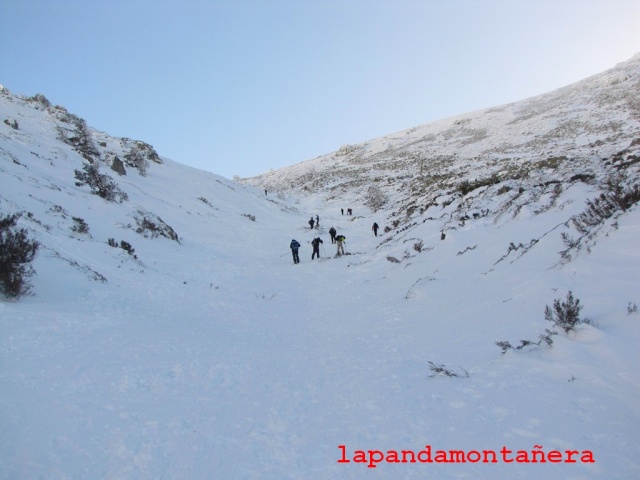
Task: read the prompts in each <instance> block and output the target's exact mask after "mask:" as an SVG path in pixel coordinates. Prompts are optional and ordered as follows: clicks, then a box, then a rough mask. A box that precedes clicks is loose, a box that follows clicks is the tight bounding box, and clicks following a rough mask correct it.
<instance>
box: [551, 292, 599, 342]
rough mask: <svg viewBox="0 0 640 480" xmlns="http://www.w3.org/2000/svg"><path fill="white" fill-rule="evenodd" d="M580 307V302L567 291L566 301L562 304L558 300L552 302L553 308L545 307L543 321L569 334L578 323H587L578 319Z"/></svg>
mask: <svg viewBox="0 0 640 480" xmlns="http://www.w3.org/2000/svg"><path fill="white" fill-rule="evenodd" d="M581 310H582V305H580V300H579V299H577V298H574V297H573V292H571V290H569V293H567V299H566V300H565V301H564V302H563V301H562V300H560V299H559V298H556V299H555V300H554V301H553V307H550V306H549V305H547V306H546V307H545V309H544V319H545V320H548V321H550V322H553V323H554V324H555V325H556V326H557V327H560V328H562V329H563V330H564V331H565V332H567V333H569V332H570V331H572V330H575V328H576V325H578V324H579V323H588V322H586V321H585V320H581V319H580V311H581Z"/></svg>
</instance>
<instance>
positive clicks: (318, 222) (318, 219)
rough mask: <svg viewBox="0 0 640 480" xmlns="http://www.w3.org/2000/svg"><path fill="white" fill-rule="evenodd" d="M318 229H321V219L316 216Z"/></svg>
mask: <svg viewBox="0 0 640 480" xmlns="http://www.w3.org/2000/svg"><path fill="white" fill-rule="evenodd" d="M316 228H320V217H319V216H318V215H316Z"/></svg>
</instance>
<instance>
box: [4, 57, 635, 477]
mask: <svg viewBox="0 0 640 480" xmlns="http://www.w3.org/2000/svg"><path fill="white" fill-rule="evenodd" d="M638 62H639V59H638V57H636V58H634V59H632V60H631V61H630V62H628V63H627V64H624V65H620V66H618V67H616V69H614V70H612V71H611V72H606V73H605V74H603V75H601V76H596V77H593V78H591V79H588V80H586V81H585V82H583V83H581V84H578V85H577V86H571V87H567V89H563V90H561V91H558V92H552V93H551V94H549V95H547V96H543V97H540V98H538V99H531V100H527V101H525V102H521V103H518V104H513V105H510V106H504V107H500V108H497V109H491V110H488V111H485V112H477V113H474V114H469V115H463V116H461V117H460V119H459V120H461V122H459V123H457V124H456V122H458V120H445V121H442V122H439V123H436V124H433V125H427V126H424V127H418V128H416V129H414V130H412V131H410V132H405V133H402V134H398V135H394V136H390V137H388V138H385V139H380V140H375V141H372V142H369V143H368V144H367V145H362V146H351V147H345V148H344V149H342V152H341V154H340V155H336V154H333V155H328V156H326V157H321V158H319V159H316V160H313V161H311V162H305V163H302V164H299V165H296V166H294V167H291V168H290V169H285V170H284V171H275V172H270V173H269V174H265V176H263V177H261V178H258V179H252V180H251V182H253V183H256V184H257V185H259V186H260V189H257V188H255V187H253V186H249V185H242V184H238V183H235V182H231V181H228V180H226V179H224V178H221V177H219V176H216V175H213V174H209V173H206V172H202V171H198V170H194V169H192V168H189V167H186V166H184V165H180V164H178V163H175V162H173V161H171V160H169V159H166V158H163V157H161V156H160V155H158V154H157V153H156V152H155V151H154V150H153V148H152V147H151V146H149V145H147V144H144V143H143V142H137V141H133V140H130V139H120V138H114V137H111V136H109V135H108V134H106V133H104V132H97V131H95V130H93V129H91V128H90V127H88V126H87V125H86V123H85V122H84V121H83V120H81V119H79V118H77V117H75V116H74V115H72V114H70V113H69V112H66V110H64V109H63V108H61V107H53V106H51V105H48V102H47V101H46V98H44V97H37V98H33V99H27V98H23V97H20V96H18V95H13V94H11V93H10V92H8V91H6V90H3V91H2V92H1V93H0V122H2V123H0V178H1V187H0V211H1V212H2V215H6V214H12V213H18V212H22V215H21V217H20V222H19V225H20V226H21V227H23V228H26V229H27V230H28V232H29V234H30V236H31V237H32V238H35V239H37V240H38V241H39V242H40V243H41V248H40V252H39V255H38V257H37V258H36V260H35V262H34V268H35V270H36V272H37V275H36V276H34V277H33V278H32V283H33V295H31V296H25V297H22V298H21V299H19V300H18V301H8V300H3V301H2V302H1V303H0V391H1V392H2V395H0V452H1V453H0V478H1V479H16V478H52V479H53V478H56V479H58V478H74V479H75V478H78V479H80V478H83V479H84V478H91V479H96V478H105V479H107V478H114V479H115V478H118V479H159V478H164V479H178V478H179V479H182V478H189V479H209V478H220V479H254V478H255V479H288V478H290V479H327V478H336V479H337V478H340V479H342V478H345V479H349V478H352V479H360V478H386V479H398V478H406V479H411V478H420V479H424V478H434V479H435V478H438V479H446V478H474V479H484V478H486V479H494V478H510V479H511V478H513V479H518V478H523V479H524V478H526V479H538V478H547V477H549V478H584V479H586V478H589V479H596V478H607V479H609V478H620V479H633V478H638V476H639V475H640V460H639V459H640V448H639V447H638V442H637V439H638V434H637V432H638V430H639V429H640V404H639V403H638V401H637V398H638V396H639V395H640V374H639V372H638V365H640V362H639V361H640V354H639V353H638V348H637V345H638V340H639V339H640V314H638V312H637V311H635V310H636V309H637V307H635V306H636V304H637V303H638V302H640V292H639V291H638V280H639V275H638V272H639V271H640V270H639V269H640V254H639V253H638V240H637V239H638V237H639V235H640V213H639V212H638V208H637V201H638V200H637V187H638V179H639V178H640V176H639V175H638V167H639V165H640V162H638V158H640V145H639V142H637V141H636V139H637V138H639V137H640V135H638V122H639V116H638V101H637V95H638V89H637V86H638ZM607 79H609V80H607ZM625 85H626V86H625ZM623 86H624V87H623ZM562 92H564V93H562ZM580 92H581V93H580ZM597 98H600V99H601V100H597V101H596V100H594V99H597ZM606 98H610V99H613V100H612V101H610V102H606V101H604V100H603V99H606ZM542 100H544V101H542ZM542 105H545V107H544V108H543V107H542ZM563 105H564V106H563ZM597 105H600V107H601V110H596V106H597ZM610 105H614V107H610ZM615 105H617V106H615ZM600 107H599V108H600ZM585 108H588V109H589V110H590V111H592V115H585V114H584V113H580V112H584V111H585V110H584V109H585ZM518 112H519V113H518ZM534 114H535V115H534ZM567 115H569V116H567ZM569 117H570V118H569ZM506 118H511V120H510V121H511V123H509V122H508V121H507V120H505V119H506ZM534 118H536V119H537V120H535V121H534V120H533V119H534ZM589 118H599V120H598V121H599V122H600V124H601V125H602V129H601V132H602V133H601V134H596V133H595V132H594V131H593V130H592V124H591V123H589V126H588V127H587V126H585V125H586V124H585V122H586V121H587V120H585V119H589ZM543 119H544V122H543ZM5 120H6V122H5ZM590 121H591V120H590ZM501 122H502V123H501ZM528 122H529V123H528ZM530 122H533V123H530ZM545 122H546V123H545ZM594 122H595V120H594ZM592 123H593V122H592ZM546 124H549V125H552V127H549V128H546V127H545V126H544V125H546ZM508 125H511V127H508ZM570 125H574V126H575V127H576V128H569V126H570ZM507 128H512V130H511V131H510V132H505V130H506V129H507ZM481 130H482V131H483V132H484V133H482V134H480V133H478V132H479V131H481ZM587 130H588V131H589V132H590V133H585V134H584V135H578V136H576V135H574V134H573V133H571V132H575V131H584V132H586V131H587ZM552 131H553V132H556V133H555V136H554V135H551V134H550V133H549V132H552ZM447 132H448V133H447ZM464 132H467V133H464ZM474 132H475V133H474ZM572 135H573V136H572ZM465 138H467V139H472V138H473V139H476V140H474V141H473V142H470V141H469V142H467V143H465V140H464V139H465ZM550 138H554V139H555V140H553V141H551V140H549V139H550ZM409 139H413V140H411V141H408V140H409ZM412 142H415V143H412ZM465 145H466V146H465ZM489 150H491V151H492V152H493V153H492V154H491V155H489V154H488V153H487V152H488V151H489ZM394 152H395V153H394ZM474 152H475V153H474ZM498 152H502V153H500V154H498ZM116 157H117V158H118V159H119V160H121V161H122V164H123V166H124V167H125V169H126V175H120V174H118V173H116V172H115V171H113V170H111V169H110V167H111V166H112V165H114V164H118V162H117V161H116ZM89 161H91V162H93V163H94V164H99V165H100V170H101V172H102V173H103V174H108V175H109V176H110V177H111V178H112V179H113V181H114V182H115V183H116V184H117V187H118V188H119V189H120V191H122V192H123V193H125V194H126V197H127V198H126V200H123V201H121V202H120V201H113V202H109V201H106V200H105V199H103V198H100V197H99V196H97V195H94V194H92V193H91V192H90V188H89V187H88V186H86V185H84V186H78V185H76V178H75V174H74V171H75V170H81V169H82V168H83V166H84V165H88V164H89ZM494 174H495V175H494ZM375 178H378V181H377V182H373V180H372V179H375ZM372 183H375V184H377V185H379V187H380V188H379V190H380V191H382V193H383V197H384V196H386V202H383V203H380V204H376V203H375V202H374V203H371V202H369V203H370V204H371V205H372V206H374V207H375V208H377V209H378V210H377V211H376V212H374V211H373V209H371V208H369V207H367V206H365V203H366V202H367V201H368V200H370V199H371V198H372V197H375V195H374V194H376V193H379V192H375V191H373V192H368V188H369V186H370V185H371V184H372ZM264 186H267V189H268V193H267V194H265V192H264V189H263V187H264ZM374 190H375V189H374ZM276 191H279V193H276ZM600 195H604V196H603V197H602V198H603V200H596V199H598V198H600V197H599V196H600ZM587 200H590V201H591V205H593V206H594V208H590V207H589V205H588V204H587V203H586V201H587ZM596 207H597V208H596ZM340 208H345V209H346V208H353V209H354V215H351V216H349V215H342V214H341V213H340ZM316 214H317V215H319V217H320V227H319V228H317V229H314V230H310V229H309V227H308V225H307V223H306V222H307V220H308V219H309V217H310V216H311V215H314V216H315V215H316ZM80 220H82V221H80ZM374 221H377V222H378V223H379V224H380V226H381V227H382V230H381V232H379V236H378V237H374V236H373V234H372V232H371V225H372V223H373V222H374ZM83 224H84V225H86V227H87V228H88V231H87V230H86V228H81V227H82V226H83ZM330 226H334V227H336V228H337V229H338V231H339V232H340V233H343V234H344V235H346V237H347V244H346V246H347V253H348V254H347V255H344V256H341V257H338V258H336V257H335V256H334V253H335V245H332V244H331V241H330V238H329V235H328V229H329V227H330ZM83 230H84V231H83ZM443 233H444V237H445V238H444V239H441V236H442V234H443ZM563 234H564V235H563ZM318 235H319V236H320V238H321V239H323V241H324V243H323V244H322V247H323V248H322V249H321V254H322V255H321V258H320V259H319V260H317V259H316V260H313V261H312V260H311V246H310V241H311V240H312V239H313V238H314V237H315V236H318ZM292 238H296V239H297V240H298V241H300V243H301V244H302V249H301V255H300V256H301V260H302V262H301V263H300V264H299V265H293V263H292V260H291V254H290V251H289V248H288V246H289V242H290V241H291V239H292ZM110 239H111V242H110ZM122 241H124V242H126V243H125V244H124V245H125V246H126V245H130V246H131V248H133V249H135V252H133V254H130V253H128V252H127V251H126V250H125V249H123V248H121V246H122V245H123V244H122V243H121V242H122ZM109 243H111V245H110V244H109ZM112 245H115V246H112ZM134 255H135V256H134ZM569 291H572V292H573V294H574V295H575V296H576V297H577V298H579V299H580V302H581V304H582V305H583V310H582V317H583V318H588V319H589V323H583V324H580V325H579V326H578V327H577V329H576V331H572V332H569V333H566V332H564V331H563V330H562V329H558V328H555V327H554V326H553V324H552V323H551V322H549V321H546V320H545V315H544V309H545V306H546V305H551V304H552V303H553V301H554V300H555V299H562V300H564V298H565V296H566V294H567V293H568V292H569ZM547 330H555V331H557V332H558V333H557V334H556V335H551V336H547V338H549V339H550V340H551V341H552V345H548V344H547V343H546V342H545V341H544V340H540V336H541V335H542V336H545V335H548V333H546V332H547ZM522 340H525V341H531V342H534V343H538V342H539V343H540V344H539V345H535V344H529V345H526V346H525V347H524V348H520V349H518V348H516V347H518V346H520V345H522ZM496 342H509V344H511V345H512V346H513V347H514V348H506V349H505V352H506V353H504V354H503V353H502V350H503V348H500V347H499V346H497V345H496ZM525 343H526V342H525ZM503 345H504V343H503ZM403 451H404V452H405V453H402V452H403ZM573 452H576V453H573ZM412 459H413V460H415V461H413V462H412V461H411V460H412ZM403 460H404V461H403ZM429 460H430V461H429ZM444 460H446V461H444ZM484 460H487V461H484ZM494 460H495V461H494Z"/></svg>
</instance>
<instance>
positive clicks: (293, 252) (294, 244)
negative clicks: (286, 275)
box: [289, 240, 300, 263]
mask: <svg viewBox="0 0 640 480" xmlns="http://www.w3.org/2000/svg"><path fill="white" fill-rule="evenodd" d="M289 248H291V255H293V263H300V257H299V256H298V249H299V248H300V244H299V243H298V241H297V240H291V244H290V245H289Z"/></svg>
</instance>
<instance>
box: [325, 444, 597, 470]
mask: <svg viewBox="0 0 640 480" xmlns="http://www.w3.org/2000/svg"><path fill="white" fill-rule="evenodd" d="M338 449H339V450H340V459H339V460H338V463H351V462H354V463H362V464H366V465H367V467H368V468H376V467H377V466H378V465H377V464H378V463H381V462H384V463H513V462H515V463H547V462H549V463H595V462H596V461H595V459H594V458H593V452H591V451H590V450H582V451H578V450H564V451H560V450H549V451H548V452H547V451H545V450H544V449H543V447H542V445H534V446H533V449H531V450H517V451H515V452H514V451H513V450H509V449H508V448H507V447H505V446H503V447H502V448H501V449H500V450H481V451H480V450H435V449H432V447H431V445H426V446H425V447H424V449H423V450H420V451H417V452H416V451H415V450H400V451H398V450H387V451H386V453H385V452H383V451H381V450H354V451H353V454H352V455H351V454H349V453H348V452H347V447H346V446H345V445H338Z"/></svg>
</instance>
